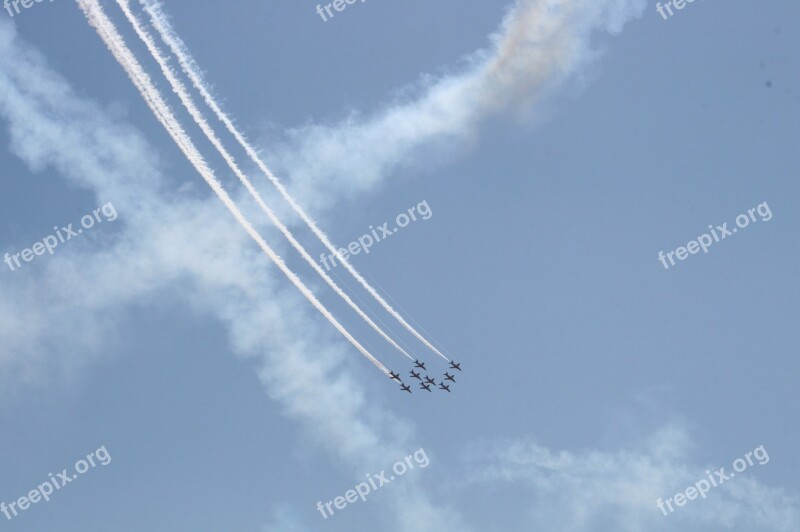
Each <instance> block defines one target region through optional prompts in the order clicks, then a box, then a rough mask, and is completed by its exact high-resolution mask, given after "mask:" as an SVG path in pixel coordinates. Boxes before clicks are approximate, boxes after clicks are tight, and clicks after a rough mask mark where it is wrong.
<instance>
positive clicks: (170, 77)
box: [117, 0, 414, 360]
mask: <svg viewBox="0 0 800 532" xmlns="http://www.w3.org/2000/svg"><path fill="white" fill-rule="evenodd" d="M117 4H118V5H119V6H120V8H121V9H122V11H123V13H124V14H125V17H126V18H127V19H128V21H129V22H130V23H131V25H132V26H133V29H134V30H135V31H136V34H137V35H138V36H139V38H140V39H142V42H144V44H145V46H146V47H147V49H148V51H149V52H150V54H151V55H152V56H153V58H154V59H155V60H156V62H157V63H158V65H159V66H160V67H161V71H162V72H163V73H164V76H165V77H166V78H167V81H169V83H170V85H171V86H172V90H173V91H175V93H176V94H177V95H178V98H180V100H181V103H183V105H184V107H185V108H186V110H187V111H189V114H190V115H191V116H192V118H193V119H194V121H195V123H196V124H197V125H198V126H200V129H202V130H203V133H205V135H206V137H208V140H209V141H211V144H213V145H214V147H215V148H216V149H217V151H218V152H219V153H220V155H222V158H223V159H225V162H226V163H227V164H228V167H229V168H230V169H231V170H232V171H233V173H234V174H236V176H237V177H238V178H239V181H241V183H242V184H243V185H244V187H245V188H246V189H247V191H248V192H249V193H250V195H251V196H252V197H253V199H255V201H256V203H257V204H258V206H259V208H261V210H262V211H263V212H264V213H265V214H266V215H267V216H268V217H269V219H270V221H271V222H272V223H273V224H274V225H275V226H276V227H277V228H278V230H280V232H281V233H282V234H283V236H284V237H286V239H287V240H288V241H289V242H290V243H291V245H292V247H294V249H296V250H297V252H298V253H300V255H301V256H302V257H303V259H305V261H306V262H307V263H308V264H309V265H310V266H311V267H312V268H313V269H314V271H316V272H317V273H318V274H319V275H320V276H321V277H322V278H323V279H324V280H325V282H326V283H327V284H328V286H330V287H331V288H332V289H333V291H334V292H336V294H337V295H338V296H339V297H341V298H342V299H343V300H344V301H345V302H346V303H347V304H348V305H349V306H350V308H352V309H353V310H354V311H355V312H356V313H357V314H358V315H359V316H360V317H361V318H362V319H363V320H364V321H365V322H366V323H367V324H368V325H369V326H370V327H372V329H373V330H375V332H377V333H378V334H379V335H380V336H381V337H382V338H383V339H384V340H386V341H387V342H388V343H389V344H390V345H391V346H392V347H394V348H395V349H397V350H398V351H400V352H401V353H402V354H403V355H405V356H406V357H407V358H409V359H411V360H414V357H412V356H411V355H409V354H408V353H407V352H406V351H405V349H403V348H402V347H400V345H398V344H397V342H395V341H394V340H393V339H392V338H391V337H390V336H389V335H388V334H386V333H385V332H384V331H383V329H381V328H380V327H379V326H378V325H377V324H376V323H375V322H374V321H372V319H371V318H370V317H369V316H367V314H366V313H364V311H363V310H361V308H360V307H359V306H358V305H356V303H355V302H353V300H352V299H350V297H349V296H348V295H347V294H346V293H345V292H344V291H343V290H342V289H341V288H340V287H339V285H337V284H336V283H335V282H334V281H333V279H331V277H330V276H329V275H328V274H327V273H326V272H325V270H323V269H322V267H321V266H320V265H319V264H317V261H315V260H314V259H313V258H312V257H311V255H309V254H308V252H307V251H306V249H305V248H304V247H303V246H302V244H300V242H298V241H297V239H295V237H294V235H293V234H292V233H291V231H289V229H288V228H287V227H286V226H285V225H284V224H283V223H282V222H281V221H280V219H279V218H278V217H277V215H276V214H275V213H274V212H273V211H272V209H270V208H269V207H268V206H267V205H266V204H265V203H264V200H263V199H262V198H261V195H260V194H259V193H258V191H257V190H256V189H255V187H253V184H252V183H251V182H250V180H249V179H248V178H247V176H246V175H245V174H244V172H242V170H241V169H240V168H239V166H238V165H237V164H236V161H235V160H234V158H233V156H232V155H231V154H230V153H229V152H228V150H227V149H225V146H224V145H223V144H222V141H221V140H220V139H219V137H218V136H217V134H216V133H215V132H214V130H213V128H212V127H211V126H210V125H209V124H208V122H207V121H206V119H205V118H204V117H203V114H202V113H201V112H200V110H199V109H198V108H197V106H196V105H195V103H194V100H193V99H192V97H191V95H190V94H189V93H188V91H187V90H186V87H185V86H184V84H183V82H181V80H180V79H178V78H177V76H176V75H175V73H174V72H173V71H172V69H171V68H170V67H169V65H168V64H167V58H166V57H165V56H164V54H163V53H162V52H161V50H160V49H159V48H158V46H157V45H156V43H155V42H154V41H153V39H152V38H151V37H150V35H149V34H148V33H147V31H146V30H145V29H144V28H143V27H142V25H141V23H140V22H139V19H137V18H136V16H135V15H134V14H133V12H132V11H131V9H130V1H129V0H117Z"/></svg>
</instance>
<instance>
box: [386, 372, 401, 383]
mask: <svg viewBox="0 0 800 532" xmlns="http://www.w3.org/2000/svg"><path fill="white" fill-rule="evenodd" d="M389 378H390V379H392V380H393V381H397V382H401V381H400V374H399V373H395V372H394V371H390V372H389Z"/></svg>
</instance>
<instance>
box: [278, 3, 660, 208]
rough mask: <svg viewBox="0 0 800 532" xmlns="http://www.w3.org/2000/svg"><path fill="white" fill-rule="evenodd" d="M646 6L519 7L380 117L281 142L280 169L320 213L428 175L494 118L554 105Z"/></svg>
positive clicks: (296, 131) (352, 118)
mask: <svg viewBox="0 0 800 532" xmlns="http://www.w3.org/2000/svg"><path fill="white" fill-rule="evenodd" d="M645 5H646V2H645V0H516V2H515V3H514V5H513V6H512V7H511V8H510V9H509V10H508V12H507V15H506V16H505V18H504V20H503V22H502V24H501V25H500V26H499V27H498V29H497V30H496V31H495V32H494V33H493V34H492V36H491V37H490V39H489V43H488V45H487V46H486V47H484V48H483V49H481V50H479V51H477V52H474V53H472V54H470V55H469V56H468V57H467V58H466V59H465V60H464V61H462V62H461V64H460V65H458V66H457V67H454V68H450V69H447V71H446V74H442V75H426V76H423V77H422V78H421V79H420V81H418V82H417V83H415V84H414V85H413V86H410V87H405V88H403V89H402V90H400V91H397V92H396V94H399V96H397V97H396V98H395V99H394V100H393V101H390V102H388V104H387V105H384V106H382V107H381V108H380V109H378V110H377V111H376V112H374V113H370V114H368V115H367V114H354V113H351V114H349V115H348V116H347V117H346V118H345V119H344V120H342V121H340V122H337V123H319V122H317V123H313V124H310V125H308V126H303V127H297V128H293V129H291V130H289V131H288V132H287V134H288V142H287V143H286V144H285V145H284V146H277V145H276V144H275V143H273V144H272V146H271V150H272V151H271V157H272V161H273V162H272V163H271V166H273V167H274V168H275V169H277V170H280V172H281V173H283V174H285V175H290V176H291V177H292V182H293V184H294V188H293V192H294V193H295V194H297V195H298V196H300V197H302V198H303V200H304V202H303V203H304V205H306V206H310V205H314V206H315V207H316V208H324V207H326V206H328V203H329V202H330V201H331V199H330V198H336V197H341V196H342V195H348V196H355V195H358V194H361V193H363V192H364V191H365V190H367V189H369V188H371V187H374V186H375V185H376V184H378V183H380V182H382V181H384V180H385V179H386V178H387V177H388V176H390V175H391V174H393V173H397V170H398V169H401V168H408V167H414V168H415V169H416V168H419V169H421V170H423V171H424V170H427V169H429V168H430V167H431V165H432V164H431V162H432V161H431V157H430V155H431V154H432V153H435V154H436V155H437V159H438V160H441V154H442V152H445V153H456V152H457V151H459V150H460V149H462V148H463V147H464V146H469V145H470V144H471V143H473V142H474V141H475V139H476V137H477V136H478V135H479V134H480V130H481V128H480V126H481V124H482V123H483V122H484V121H485V120H486V119H488V118H490V117H492V116H496V115H498V114H501V113H506V114H508V115H511V116H515V117H519V116H526V115H527V116H530V111H531V110H543V108H542V107H541V104H542V103H543V101H544V99H545V98H547V97H553V96H555V97H558V93H559V92H562V90H561V89H562V88H563V87H564V85H565V84H566V83H574V82H576V81H580V80H581V77H582V76H583V75H584V72H586V67H587V65H588V64H589V63H591V62H592V61H593V60H595V59H596V58H597V57H599V55H600V54H599V52H598V51H597V46H598V45H597V44H596V43H597V42H598V39H595V38H594V37H595V36H597V37H602V35H603V34H609V33H610V34H614V33H617V32H619V30H620V29H621V28H622V26H623V24H624V23H626V22H627V21H629V20H631V19H632V18H634V17H637V16H639V15H640V14H641V13H642V11H643V9H644V7H645ZM537 104H539V105H540V106H539V107H536V105H537ZM546 111H547V110H546V109H544V110H543V112H546ZM375 139H380V141H376V140H375Z"/></svg>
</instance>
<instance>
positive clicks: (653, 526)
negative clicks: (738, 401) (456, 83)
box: [459, 427, 800, 532]
mask: <svg viewBox="0 0 800 532" xmlns="http://www.w3.org/2000/svg"><path fill="white" fill-rule="evenodd" d="M691 449H692V445H691V441H690V439H689V437H688V435H687V433H686V432H685V431H684V430H682V429H678V428H675V427H671V428H667V429H664V430H662V431H660V432H658V433H657V434H655V435H654V436H653V437H652V438H650V439H649V440H648V441H646V442H644V443H643V444H642V445H639V446H637V447H636V448H633V449H621V450H617V451H614V452H605V451H598V450H587V451H582V452H569V451H553V450H550V449H547V448H546V447H543V446H541V445H537V444H536V443H534V442H531V441H525V440H515V441H506V442H495V443H493V444H491V445H488V446H483V447H480V448H474V449H473V450H472V451H471V452H470V453H469V454H468V457H467V460H466V462H467V463H466V467H465V469H466V470H467V471H470V473H469V476H468V479H467V481H466V482H461V483H459V485H461V486H468V487H469V488H476V487H477V486H484V487H492V488H494V489H498V488H499V487H503V488H505V489H509V490H510V489H513V490H514V492H515V494H516V495H518V496H520V497H522V498H523V499H524V500H525V501H526V502H527V504H526V508H527V511H526V512H525V514H526V515H524V516H523V518H524V519H525V520H526V521H528V525H529V527H530V529H533V530H542V531H551V530H552V531H563V530H570V531H574V532H589V531H605V530H619V531H626V532H640V531H658V530H681V531H698V532H700V531H706V530H709V529H713V530H742V531H750V530H760V531H762V530H763V531H781V532H789V531H794V530H798V529H800V500H798V498H797V496H796V495H794V494H791V493H788V492H786V491H785V490H782V489H778V488H771V487H767V486H765V485H763V484H762V483H760V482H759V481H758V478H757V477H758V469H759V468H760V467H762V466H760V465H758V462H756V465H754V466H752V467H750V468H749V469H748V470H746V471H745V472H744V473H742V474H740V475H738V476H737V477H735V478H732V479H731V480H730V481H727V482H725V483H723V484H722V485H720V486H719V487H717V488H714V489H711V490H710V491H709V493H708V494H707V498H706V499H701V498H698V499H695V500H693V501H689V502H688V503H687V504H686V506H683V507H681V508H677V507H676V511H675V512H674V513H671V514H669V515H667V516H664V515H663V513H662V512H661V511H660V510H659V509H658V508H657V507H656V500H657V499H659V498H662V499H667V498H669V497H673V496H674V495H675V494H676V493H679V492H682V491H685V489H686V488H687V487H689V486H692V485H694V483H695V482H697V481H698V480H700V479H702V478H704V477H705V476H706V473H705V472H706V471H707V470H711V471H714V470H716V469H718V468H719V467H722V466H726V465H727V466H728V467H727V468H726V469H727V471H728V472H730V470H731V467H730V463H727V464H726V462H725V461H721V462H720V463H718V464H705V465H704V464H701V463H697V462H696V461H694V460H692V459H691V457H690V450H691ZM747 451H748V450H747V449H743V450H742V454H743V455H744V453H745V452H747ZM727 458H730V459H731V461H732V460H734V459H735V458H738V457H726V460H727ZM763 467H769V466H768V465H765V466H763Z"/></svg>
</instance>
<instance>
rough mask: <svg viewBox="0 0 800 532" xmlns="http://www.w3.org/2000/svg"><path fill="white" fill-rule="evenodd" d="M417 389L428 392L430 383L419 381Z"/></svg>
mask: <svg viewBox="0 0 800 532" xmlns="http://www.w3.org/2000/svg"><path fill="white" fill-rule="evenodd" d="M419 389H420V390H428V391H429V392H430V391H431V385H430V384H425V383H424V382H421V383H419Z"/></svg>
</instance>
